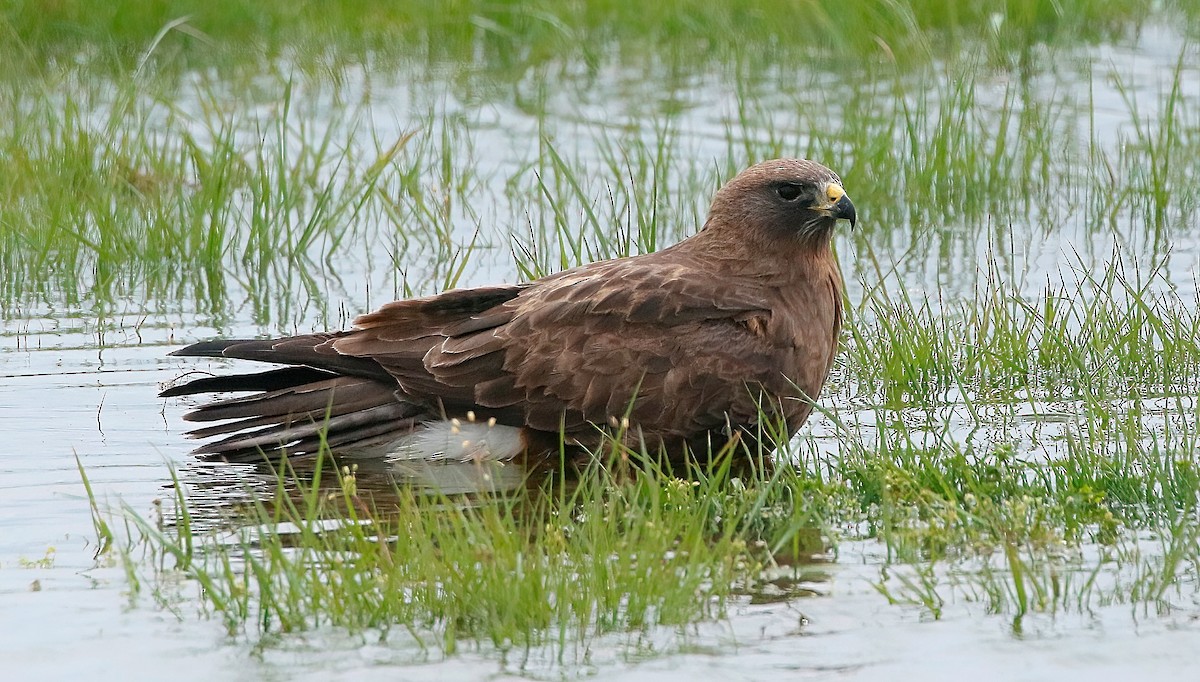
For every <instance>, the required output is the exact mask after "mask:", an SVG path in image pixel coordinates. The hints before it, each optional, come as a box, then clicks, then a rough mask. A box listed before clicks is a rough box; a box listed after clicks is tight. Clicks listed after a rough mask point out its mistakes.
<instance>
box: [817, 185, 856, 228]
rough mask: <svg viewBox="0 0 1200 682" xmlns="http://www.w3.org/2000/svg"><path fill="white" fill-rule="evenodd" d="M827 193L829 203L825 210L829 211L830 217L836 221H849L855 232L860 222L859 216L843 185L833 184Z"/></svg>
mask: <svg viewBox="0 0 1200 682" xmlns="http://www.w3.org/2000/svg"><path fill="white" fill-rule="evenodd" d="M825 193H826V194H827V195H828V196H829V203H828V204H826V205H825V206H824V207H823V208H824V209H825V210H827V211H829V217H831V218H833V219H834V220H849V221H850V229H851V230H853V229H854V225H855V224H856V223H857V222H858V214H857V213H855V212H854V203H853V202H851V201H850V197H849V196H848V195H847V194H846V190H844V189H842V187H841V185H835V184H832V183H831V184H830V185H829V187H828V188H827V189H826V190H825Z"/></svg>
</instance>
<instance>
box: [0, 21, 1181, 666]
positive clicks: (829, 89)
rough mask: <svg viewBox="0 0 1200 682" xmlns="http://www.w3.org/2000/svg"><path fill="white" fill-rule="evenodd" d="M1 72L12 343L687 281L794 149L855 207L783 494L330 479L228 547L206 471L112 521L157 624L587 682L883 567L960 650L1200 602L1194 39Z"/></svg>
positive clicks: (508, 52)
mask: <svg viewBox="0 0 1200 682" xmlns="http://www.w3.org/2000/svg"><path fill="white" fill-rule="evenodd" d="M0 35H4V36H6V37H7V39H6V40H4V41H2V42H0V45H3V47H0V66H3V68H2V69H0V72H2V73H0V88H3V90H2V91H3V92H4V98H3V100H2V101H0V106H3V107H4V110H5V114H6V115H5V117H4V119H5V120H4V121H3V122H2V123H0V311H2V312H3V314H4V315H5V316H6V317H7V318H10V319H13V318H16V319H20V318H22V317H30V318H32V317H35V316H43V317H46V316H53V315H54V314H58V313H61V312H63V311H65V312H66V313H69V314H72V315H83V316H89V317H94V318H95V320H96V325H97V328H98V329H103V328H104V326H105V325H106V324H119V323H118V322H108V320H111V319H127V318H128V315H129V314H130V312H133V313H135V314H140V315H141V316H142V317H143V319H144V320H145V322H144V324H147V325H159V326H164V327H165V326H169V325H170V326H173V325H181V326H180V328H179V329H178V330H177V333H178V337H179V338H178V339H177V340H179V341H182V340H185V339H187V340H191V338H192V337H195V336H206V335H210V334H214V333H242V334H274V333H289V332H293V331H309V330H311V329H314V328H327V327H331V326H332V327H336V326H342V325H345V324H346V323H347V322H348V319H349V318H350V317H352V316H353V314H355V313H356V312H359V311H361V310H364V309H366V308H370V307H372V306H374V305H377V304H379V303H382V302H383V301H386V300H390V299H392V298H394V297H398V296H407V295H413V294H426V293H431V292H434V291H438V290H442V289H446V288H450V287H454V286H462V285H468V284H477V283H484V282H489V281H496V280H512V279H517V278H525V279H529V278H534V277H537V276H541V275H543V274H546V273H549V272H554V271H557V270H560V269H563V268H567V267H571V266H573V265H576V264H579V263H582V262H587V261H591V260H595V259H599V258H607V257H615V256H623V255H628V254H632V253H640V252H646V251H651V250H654V249H657V248H661V247H663V246H665V245H667V244H669V243H673V242H675V241H677V240H678V239H680V238H682V237H684V236H686V235H688V234H690V233H692V232H693V231H694V230H695V229H696V226H697V225H698V224H700V222H701V221H702V220H703V216H704V211H705V210H706V203H707V201H708V198H709V197H710V196H711V194H712V191H713V190H714V189H715V188H716V187H717V186H718V185H719V184H720V183H721V182H722V181H724V180H726V179H728V178H730V177H732V176H733V175H734V174H735V173H736V172H737V171H738V170H740V169H741V168H743V167H744V166H745V165H747V164H748V163H750V162H752V161H754V160H759V159H762V158H767V157H770V156H776V155H783V154H787V155H798V156H806V157H811V158H816V159H820V160H824V161H825V162H827V163H828V164H830V165H831V166H833V167H835V168H836V169H837V170H838V171H839V172H840V173H841V174H842V176H843V177H844V179H845V184H846V187H847V188H848V191H849V192H850V194H851V195H852V196H853V197H854V199H855V202H856V204H857V205H858V206H859V207H860V209H861V214H862V226H861V230H860V231H859V232H857V233H855V234H853V235H839V237H838V240H837V243H836V246H837V249H838V252H839V255H840V258H841V260H842V263H843V266H844V271H845V274H846V279H847V283H848V291H849V297H848V298H849V300H848V312H847V317H848V325H847V330H846V334H845V344H846V345H845V350H844V352H843V353H842V354H841V355H840V356H839V360H838V366H837V368H836V372H835V376H834V378H833V381H832V382H831V385H830V387H829V390H828V391H827V397H826V398H825V399H823V400H822V409H821V415H820V416H819V418H817V419H815V420H814V423H813V424H812V426H811V427H810V428H809V429H807V430H806V431H805V432H804V433H803V434H801V436H800V437H799V438H798V439H797V440H795V441H794V442H793V443H792V444H791V446H790V447H789V448H788V449H787V451H785V452H783V453H780V457H781V459H782V460H783V461H785V462H788V463H791V464H794V468H793V467H785V468H784V469H783V470H781V472H780V473H779V474H778V475H776V476H775V477H773V478H768V479H764V480H740V481H738V482H737V483H734V482H731V481H729V480H728V478H727V477H722V476H719V475H718V476H714V477H712V478H705V479H703V480H702V481H701V482H700V484H699V485H698V486H692V485H691V484H690V483H683V482H681V481H679V480H676V479H673V478H671V477H666V476H651V475H646V474H645V473H643V472H639V471H636V470H635V471H632V472H624V473H623V475H622V476H618V475H616V474H614V473H613V472H612V471H611V470H601V469H598V470H596V471H593V472H589V473H588V474H587V475H586V476H585V477H584V480H583V481H582V482H581V483H580V484H579V485H578V486H576V487H573V488H570V489H569V490H567V489H565V488H564V487H561V486H560V487H555V486H553V485H549V486H548V488H543V487H541V486H537V485H535V486H532V487H518V488H516V489H515V490H513V491H511V492H508V493H504V494H501V495H498V496H496V497H495V498H488V497H484V498H482V499H477V498H468V499H463V498H458V497H450V496H448V495H446V494H442V495H436V494H433V495H431V494H427V493H425V492H421V491H418V490H416V489H414V488H411V487H401V488H400V489H399V490H396V489H394V487H393V485H392V483H393V480H392V479H391V478H389V477H388V476H387V475H384V476H382V477H376V478H374V479H372V478H371V477H369V476H368V475H367V474H366V473H365V472H361V473H355V474H353V475H351V474H350V473H349V472H347V473H345V474H343V475H342V476H340V477H332V476H331V475H330V474H331V473H332V472H326V476H325V478H324V481H323V482H322V481H320V480H317V481H314V480H313V476H312V474H311V473H309V474H305V475H301V476H299V477H297V478H296V479H293V478H290V477H285V478H282V479H279V480H275V479H273V478H271V479H268V480H269V481H271V482H272V488H274V489H275V493H274V495H272V496H267V497H266V498H265V499H257V500H253V501H251V502H249V503H247V504H245V505H242V506H239V507H237V508H236V509H228V508H223V509H222V510H221V511H222V513H223V514H225V515H219V516H214V517H212V518H203V519H201V518H199V510H200V509H207V508H208V507H209V506H211V505H209V504H208V503H207V502H206V500H205V498H204V488H203V486H202V485H195V484H196V483H197V481H196V480H194V479H187V477H184V478H185V480H182V481H180V483H181V487H180V488H179V490H180V496H179V498H178V499H177V500H176V502H177V508H176V509H175V510H174V511H173V512H170V513H168V514H167V518H166V519H165V520H164V521H163V522H162V523H158V522H157V521H156V520H155V519H153V518H151V519H146V518H144V517H143V516H139V515H136V514H131V513H129V512H128V510H124V511H122V510H120V509H118V510H106V509H101V508H99V506H100V503H99V502H98V501H97V502H96V504H97V506H98V509H97V513H96V523H97V529H98V533H99V534H100V535H101V536H103V537H106V538H108V539H109V543H108V547H110V548H111V549H110V552H111V553H110V554H109V556H110V557H113V558H114V560H117V561H120V562H122V564H123V565H124V566H126V569H127V573H128V575H129V579H130V581H131V585H133V586H134V587H135V588H138V587H139V586H140V587H142V588H144V589H142V593H144V594H151V595H154V596H155V598H157V599H158V600H159V602H160V603H162V604H164V605H167V606H169V607H170V608H172V609H178V608H179V604H186V605H189V608H190V606H192V605H194V606H197V607H198V608H199V609H200V610H202V611H207V612H210V613H212V614H215V615H217V616H218V617H219V618H220V619H221V620H222V621H223V622H224V623H225V625H226V628H227V630H228V631H229V632H230V633H233V634H235V635H237V636H245V637H249V638H251V639H254V640H256V641H259V642H262V643H264V645H270V643H271V642H272V641H276V640H274V639H272V638H274V637H276V636H278V635H279V634H280V633H287V632H294V631H298V630H305V629H311V628H328V627H340V628H346V629H350V630H355V631H382V632H385V633H388V632H390V633H400V632H404V633H406V635H404V636H411V637H412V638H413V639H414V641H417V642H420V643H421V646H424V647H427V648H431V649H434V650H437V651H446V652H451V651H454V650H455V649H456V647H459V646H461V645H462V644H463V643H473V644H475V645H481V643H488V644H490V646H492V647H494V648H496V649H499V650H502V651H503V650H509V649H519V648H523V647H525V648H527V647H550V648H551V649H552V650H553V652H554V655H555V656H556V657H558V658H559V659H561V660H567V659H571V658H572V657H576V656H578V657H583V656H585V655H586V653H585V650H586V645H587V643H589V642H595V641H598V639H597V638H600V637H603V636H607V635H610V634H612V633H631V634H632V635H636V634H638V633H641V634H645V633H648V632H650V631H652V630H654V629H655V628H668V629H669V628H681V627H684V626H686V625H687V624H689V623H694V622H696V621H698V620H703V619H713V618H722V617H728V616H729V614H730V608H729V607H730V604H736V603H739V600H749V599H760V598H766V597H764V595H767V594H769V593H771V591H772V590H774V589H782V590H783V593H784V594H783V597H782V598H786V599H792V598H796V597H797V596H798V595H799V594H801V593H803V590H802V589H793V588H794V587H795V586H796V585H807V584H809V583H808V582H806V581H808V579H809V577H810V576H811V572H812V571H813V570H814V569H813V565H811V564H802V563H801V564H798V563H797V561H798V560H800V559H805V558H807V559H811V558H812V556H813V555H818V558H819V559H820V560H823V561H827V560H831V559H837V558H838V556H839V554H838V553H839V551H841V549H840V548H843V547H849V546H852V545H853V544H854V543H862V542H867V543H871V545H870V546H872V547H875V548H877V549H878V550H879V555H880V557H881V558H879V559H878V560H875V559H873V558H870V559H863V560H868V561H873V562H874V564H873V565H875V566H876V567H877V569H878V571H879V577H878V580H877V583H876V584H877V587H878V590H879V592H880V594H881V596H882V597H883V598H885V599H887V600H889V601H892V602H894V603H897V604H908V605H915V606H916V608H919V609H921V610H923V612H924V613H927V614H929V615H932V616H934V617H940V616H941V615H942V614H943V613H944V612H945V610H946V609H948V608H953V607H954V605H955V604H956V603H964V602H965V603H968V604H983V605H984V606H985V608H984V609H983V610H984V612H986V613H994V614H1003V615H1004V616H1005V617H1006V618H1007V619H1009V620H1010V622H1011V623H1012V624H1013V627H1014V629H1016V630H1019V628H1020V623H1021V621H1022V619H1023V618H1024V617H1025V616H1026V614H1031V613H1048V614H1058V613H1066V612H1072V613H1076V612H1078V613H1085V612H1088V611H1090V610H1093V609H1099V608H1102V607H1103V606H1105V605H1110V604H1114V603H1116V604H1130V605H1133V606H1134V607H1135V608H1136V609H1138V610H1137V611H1136V612H1135V613H1140V614H1148V613H1153V614H1156V615H1158V614H1169V613H1172V612H1174V611H1177V610H1179V609H1181V608H1184V607H1181V606H1180V605H1181V604H1188V603H1194V600H1195V585H1196V584H1197V583H1196V580H1195V577H1196V571H1197V566H1198V565H1200V557H1198V555H1197V549H1196V547H1197V545H1196V542H1195V538H1196V533H1197V527H1198V525H1200V524H1198V520H1197V495H1198V494H1200V463H1198V462H1197V455H1196V435H1195V434H1196V427H1195V425H1196V423H1197V414H1196V411H1197V401H1196V396H1197V394H1198V393H1200V391H1198V389H1197V386H1198V377H1200V371H1198V370H1200V367H1198V363H1200V349H1198V348H1197V342H1196V338H1197V331H1198V330H1197V324H1198V322H1197V309H1198V307H1200V301H1198V299H1197V286H1196V282H1195V279H1194V276H1193V275H1192V274H1191V272H1192V270H1193V269H1194V266H1195V256H1194V253H1195V250H1196V249H1195V244H1196V242H1197V225H1198V219H1197V206H1198V203H1200V190H1198V189H1197V188H1198V187H1200V162H1198V161H1197V160H1198V159H1200V93H1198V92H1197V91H1196V89H1195V86H1194V83H1196V82H1200V80H1197V79H1198V77H1200V73H1198V71H1197V68H1196V66H1195V64H1197V63H1200V61H1198V60H1197V59H1196V57H1197V53H1196V48H1195V46H1194V42H1193V41H1194V39H1195V35H1196V14H1195V11H1194V9H1192V8H1191V4H1190V3H1182V2H1178V3H1172V2H1167V3H1159V4H1157V5H1156V6H1155V7H1154V8H1153V11H1152V12H1149V13H1148V12H1147V10H1146V9H1145V7H1144V5H1143V4H1142V3H1133V2H1121V1H1117V0H1114V1H1111V2H1084V1H1080V2H1058V3H1047V2H1033V1H1032V0H1027V1H1014V2H1008V3H1005V4H1003V5H1000V6H997V5H994V4H991V3H953V2H928V3H926V2H897V3H885V4H883V5H880V4H879V3H868V2H844V3H841V4H840V5H839V6H838V7H837V9H836V11H835V10H831V9H829V8H828V6H827V3H815V2H792V3H777V2H770V3H767V2H763V3H754V2H751V3H739V4H735V5H720V6H714V5H712V4H711V3H707V4H706V3H698V2H690V1H685V0H679V1H677V2H669V3H653V4H646V3H630V2H622V1H614V2H607V3H606V2H592V3H569V4H559V3H538V2H500V3H497V2H489V3H473V2H459V3H449V4H447V3H438V4H436V5H435V4H432V3H430V4H423V3H373V2H365V1H364V2H358V3H342V4H337V5H329V4H326V3H278V2H256V3H249V2H245V3H242V2H226V3H220V4H219V5H218V4H212V3H190V2H147V3H120V2H117V3H109V4H106V5H105V6H104V7H98V6H96V5H94V4H93V3H83V2H69V1H62V2H55V3H23V2H9V3H6V4H5V5H4V6H3V8H2V9H0ZM1112 50H1125V51H1127V52H1131V53H1136V54H1139V55H1143V59H1144V60H1145V61H1149V62H1151V63H1152V65H1153V66H1152V67H1151V68H1149V69H1144V70H1142V71H1137V70H1132V71H1127V70H1123V68H1122V67H1120V66H1119V64H1118V63H1119V62H1120V61H1121V60H1119V59H1116V58H1113V57H1112V56H1111V55H1112V53H1111V51H1112ZM1164 51H1168V52H1169V54H1166V55H1165V56H1164V54H1163V52H1164ZM1138 63H1140V62H1138ZM1131 68H1132V67H1131ZM181 321H182V322H181ZM101 338H103V335H102V334H101ZM164 350H165V348H149V349H148V351H147V352H150V353H155V354H158V353H161V352H162V351H164ZM247 475H249V474H247ZM332 478H337V481H333V480H332ZM402 482H403V481H402ZM409 483H411V481H409ZM189 491H194V492H189ZM368 491H369V493H370V494H368ZM118 521H123V523H118ZM819 565H820V564H819V563H818V564H817V566H818V567H819ZM513 576H516V578H514V577H513ZM180 585H182V586H183V588H182V589H184V590H196V591H195V592H194V593H191V592H189V593H188V594H187V595H186V596H184V597H182V598H181V597H179V595H178V594H177V593H173V592H172V590H179V589H181V588H180ZM779 585H784V586H785V587H784V588H779ZM810 587H811V585H810ZM806 589H807V588H806ZM134 591H135V592H137V591H138V590H137V589H135V590H134ZM834 598H836V595H835V597H834ZM395 636H401V635H399V634H396V635H395ZM633 639H636V637H633ZM632 646H634V647H636V643H635V644H633V645H632Z"/></svg>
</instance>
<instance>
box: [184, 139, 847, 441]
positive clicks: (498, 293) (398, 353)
mask: <svg viewBox="0 0 1200 682" xmlns="http://www.w3.org/2000/svg"><path fill="white" fill-rule="evenodd" d="M855 218H856V216H855V211H854V205H853V204H852V203H851V202H850V198H849V197H848V196H847V195H846V192H845V190H844V189H843V187H842V182H841V179H840V178H839V177H838V176H837V174H835V173H834V172H833V171H831V170H829V169H828V168H826V167H824V166H822V165H820V164H818V163H815V162H813V161H807V160H801V159H776V160H773V161H765V162H763V163H759V164H756V165H754V166H751V167H750V168H748V169H746V170H745V171H743V172H741V173H740V174H738V175H737V177H735V178H733V179H732V180H730V181H729V182H728V183H726V184H725V185H724V186H723V187H721V188H720V190H718V191H717V193H716V196H715V197H714V199H713V202H712V208H711V209H710V212H709V214H708V218H707V220H706V221H705V223H704V226H703V228H702V229H701V230H700V231H699V232H697V233H696V234H695V235H693V236H691V237H689V238H687V239H684V240H683V241H681V242H679V243H677V244H675V245H674V246H671V247H668V248H665V249H663V250H661V251H658V252H654V253H648V254H643V255H638V256H631V257H628V258H618V259H614V260H607V261H600V262H595V263H591V264H588V265H583V266H580V267H576V268H572V269H570V270H566V271H563V272H559V273H557V274H553V275H550V276H547V277H543V278H541V279H538V280H535V281H532V282H526V283H520V284H503V285H498V286H485V287H478V288H472V289H455V290H450V291H446V292H444V293H441V294H437V295H434V296H427V297H423V298H413V299H408V300H402V301H395V302H393V303H388V304H386V305H384V306H383V307H381V308H379V309H378V310H376V311H374V312H371V313H368V314H365V315H362V316H360V317H358V318H357V319H356V320H354V323H353V326H352V328H351V329H349V330H346V331H337V332H326V333H319V334H307V335H303V336H292V337H287V338H276V339H257V340H215V341H205V342H201V343H196V344H194V345H191V346H188V347H186V348H183V349H181V350H178V351H175V352H174V353H172V355H181V356H191V357H216V358H236V359H241V360H257V361H262V362H269V363H275V364H277V365H283V366H282V367H278V368H275V369H271V370H268V371H264V372H259V373H254V374H239V375H231V376H212V377H205V378H201V379H196V380H193V381H190V382H188V383H186V384H182V385H179V386H175V387H172V388H168V389H167V390H165V391H163V392H162V393H161V395H162V396H164V397H166V396H182V395H190V394H198V393H211V392H247V393H249V394H248V395H244V396H239V397H233V398H228V399H223V400H217V401H215V402H210V403H207V404H204V405H201V406H200V407H198V408H197V409H195V410H193V411H192V412H190V413H188V414H187V415H185V417H184V419H185V420H188V421H193V422H205V423H208V422H215V423H214V424H212V425H208V426H204V427H202V428H198V429H195V430H193V431H190V432H189V433H188V435H189V436H190V437H192V438H202V439H207V441H208V442H206V443H205V444H204V445H202V446H201V447H200V448H198V449H197V450H196V452H197V453H198V454H201V455H205V456H208V457H210V458H216V459H225V460H230V461H249V460H252V459H258V458H261V457H264V456H266V457H268V458H270V457H275V456H278V455H280V454H283V453H285V452H286V453H287V454H288V455H289V456H293V457H294V456H302V455H311V454H314V453H316V452H317V451H318V450H319V449H320V448H321V447H322V445H323V444H324V445H327V446H328V447H329V448H330V449H331V450H333V451H334V452H345V453H350V452H364V451H365V452H368V453H375V454H382V455H384V456H388V457H393V458H400V459H410V460H411V459H416V460H436V459H444V460H457V461H470V460H509V459H513V458H526V459H527V460H528V458H537V457H549V456H553V457H556V458H557V457H558V456H559V452H560V450H561V449H562V448H563V447H567V448H572V449H577V450H578V451H590V452H595V451H596V449H598V448H601V447H603V445H604V444H605V443H606V442H609V443H610V442H611V439H612V438H613V437H614V436H616V437H617V438H620V439H622V440H623V441H624V442H626V443H628V444H629V445H631V446H633V447H638V448H645V449H646V450H647V451H648V452H659V453H665V454H666V455H667V456H669V457H671V458H675V457H679V456H682V455H683V454H684V453H688V452H692V453H703V452H716V451H717V449H718V448H721V447H723V446H724V445H725V444H727V443H728V442H730V440H731V439H733V438H738V439H743V440H745V439H760V438H761V434H763V433H767V432H768V431H770V432H771V433H769V434H768V437H767V440H768V441H769V442H767V443H765V444H766V445H767V446H768V447H773V446H774V445H776V444H777V443H776V442H775V440H776V439H779V438H787V437H791V436H792V435H793V434H795V432H796V431H797V430H798V429H799V428H800V426H801V425H802V424H803V423H804V421H805V420H806V419H807V418H808V416H809V413H810V412H811V411H812V404H813V403H812V401H813V400H814V399H816V397H817V396H818V395H819V393H820V391H821V388H822V386H823V385H824V383H825V380H826V378H827V377H828V375H829V371H830V369H831V367H832V365H833V360H834V355H835V353H836V351H837V348H838V333H839V330H840V327H841V323H842V283H841V275H840V273H839V271H838V266H837V262H836V260H835V258H834V256H833V252H832V250H831V246H830V244H831V239H832V235H833V230H834V227H835V224H836V223H837V221H838V220H842V219H845V220H848V221H849V223H850V225H851V227H853V226H854V224H855ZM764 416H765V417H767V418H769V419H772V420H775V421H774V422H773V423H776V424H784V425H786V429H784V430H786V433H780V431H781V429H773V430H772V429H771V428H770V427H769V426H768V425H765V424H761V423H760V421H761V420H763V419H764ZM759 442H761V440H759Z"/></svg>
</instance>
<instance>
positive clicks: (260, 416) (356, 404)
mask: <svg viewBox="0 0 1200 682" xmlns="http://www.w3.org/2000/svg"><path fill="white" fill-rule="evenodd" d="M239 343H240V344H246V345H249V344H256V343H264V344H265V343H267V342H228V341H222V342H217V343H208V344H196V345H195V346H189V347H188V348H185V349H183V350H181V351H177V352H176V354H178V355H197V356H210V357H222V356H225V357H228V356H229V355H233V356H235V357H236V356H237V355H241V354H242V353H230V354H229V355H226V354H225V353H224V352H222V351H227V350H229V349H231V348H232V347H233V346H234V345H235V344H239ZM243 348H245V346H243ZM237 350H241V349H237ZM256 359H257V358H256ZM272 359H276V360H277V361H283V362H286V360H285V359H284V358H272ZM394 391H395V386H394V385H389V384H387V383H384V382H382V381H379V380H377V379H375V378H372V377H362V376H345V375H341V374H338V373H335V372H332V371H325V370H322V369H316V368H313V367H306V366H295V367H282V368H279V369H273V370H269V371H266V372H258V373H254V374H239V375H232V376H213V377H204V378H200V379H194V380H192V381H190V382H188V383H185V384H181V385H178V386H173V387H171V388H168V389H166V390H165V391H163V392H162V393H160V395H161V396H163V397H172V396H183V395H193V394H198V393H216V392H251V395H246V396H241V397H236V398H228V399H224V400H217V401H214V402H210V403H207V404H205V405H201V406H200V407H198V408H196V409H195V410H193V411H191V412H189V413H188V414H186V415H185V416H184V419H185V420H187V421H193V422H220V423H217V424H213V425H210V426H205V427H202V428H197V429H194V430H192V431H189V432H188V434H187V435H188V437H189V438H205V439H207V438H213V437H216V436H222V438H220V439H219V440H214V441H211V442H208V443H205V444H204V445H202V446H200V447H199V448H197V449H196V450H195V452H196V454H199V455H204V456H206V457H208V458H211V459H221V460H226V461H242V462H244V461H258V460H261V459H262V458H264V457H266V458H269V459H274V458H278V457H280V456H282V455H284V454H287V455H288V456H289V457H297V456H304V455H314V454H316V453H317V452H318V451H319V450H320V449H321V447H322V446H323V445H324V446H327V447H329V448H330V449H334V450H339V449H343V450H349V449H354V450H362V449H366V448H370V447H372V446H380V445H384V444H386V443H389V442H392V441H395V440H396V439H398V438H401V437H403V436H405V435H408V434H409V433H411V432H412V430H413V428H414V427H415V426H417V425H418V424H419V423H420V418H421V410H420V409H419V408H418V407H417V406H415V405H413V404H411V403H406V402H401V401H400V400H398V399H397V397H396V395H395V393H394Z"/></svg>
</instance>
